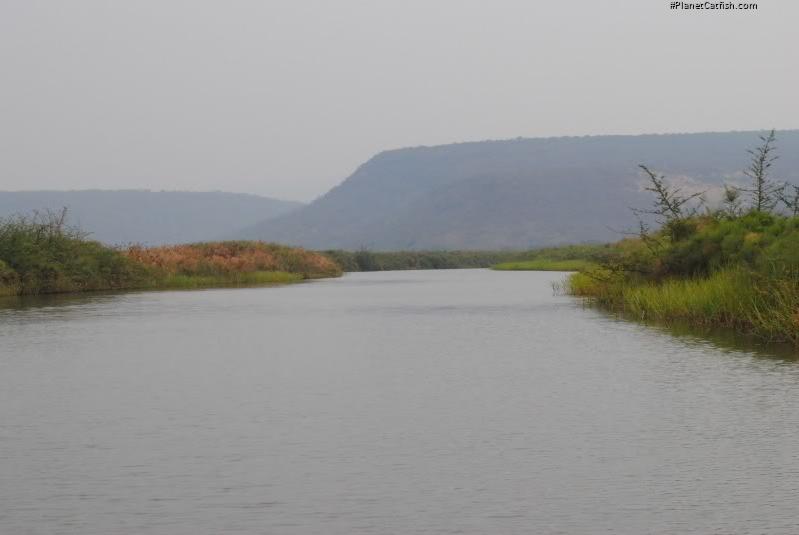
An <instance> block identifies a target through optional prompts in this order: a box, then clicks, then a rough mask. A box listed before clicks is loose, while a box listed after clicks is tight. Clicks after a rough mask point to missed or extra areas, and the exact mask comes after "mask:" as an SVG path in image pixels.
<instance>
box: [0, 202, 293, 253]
mask: <svg viewBox="0 0 799 535" xmlns="http://www.w3.org/2000/svg"><path fill="white" fill-rule="evenodd" d="M300 206H302V205H301V204H300V203H296V202H289V201H280V200H276V199H270V198H267V197H260V196H257V195H247V194H240V193H224V192H185V191H147V190H116V191H114V190H81V191H0V217H8V216H10V215H14V214H27V213H30V212H32V211H33V210H39V211H44V210H47V209H49V210H60V209H61V208H63V207H67V208H68V215H69V222H70V223H71V224H73V225H76V226H78V227H80V228H81V229H83V230H85V231H86V232H89V233H90V237H91V238H92V239H94V240H98V241H101V242H103V243H107V244H128V243H141V244H146V245H163V244H176V243H189V242H196V241H208V240H210V239H216V238H220V237H224V236H227V235H229V234H231V233H233V232H235V231H236V230H238V229H241V228H242V227H246V226H248V225H253V224H255V223H256V222H258V221H264V220H268V219H269V218H271V217H276V216H280V215H284V214H287V213H289V212H291V211H292V210H295V209H297V208H298V207H300Z"/></svg>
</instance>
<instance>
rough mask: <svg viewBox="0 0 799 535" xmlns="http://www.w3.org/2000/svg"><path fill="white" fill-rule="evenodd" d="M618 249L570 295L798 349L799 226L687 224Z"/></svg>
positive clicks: (577, 279) (717, 219)
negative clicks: (788, 343) (676, 234)
mask: <svg viewBox="0 0 799 535" xmlns="http://www.w3.org/2000/svg"><path fill="white" fill-rule="evenodd" d="M681 225H682V227H683V231H684V232H683V233H682V234H681V236H680V237H679V238H678V239H674V238H673V237H672V234H671V232H670V231H669V229H665V228H664V229H662V230H660V231H659V232H656V233H652V234H648V235H644V236H642V237H640V238H638V239H627V240H622V241H621V242H619V243H617V244H614V245H613V246H612V247H611V248H610V249H611V251H612V254H611V255H610V256H609V257H608V259H607V260H606V261H605V262H604V263H603V264H602V265H601V266H599V267H595V268H591V269H588V270H586V271H584V272H582V273H578V274H575V275H572V276H571V277H570V278H569V280H568V281H567V283H566V290H567V291H568V292H569V293H571V294H573V295H580V296H585V297H589V298H591V299H592V300H594V301H596V302H598V303H600V304H603V305H606V306H608V307H612V308H614V309H617V310H621V311H623V312H627V313H630V314H632V315H634V316H635V317H639V318H644V319H655V320H665V321H688V322H691V323H692V324H697V325H704V326H708V327H710V326H727V327H733V328H736V329H737V330H739V331H742V332H747V333H750V334H754V335H757V336H760V337H763V338H767V339H770V340H785V341H792V342H795V343H799V218H796V217H785V216H781V215H776V214H770V213H763V212H755V211H753V212H749V213H748V214H745V215H743V216H741V217H736V218H730V217H725V216H723V215H721V214H715V215H706V216H701V217H692V218H686V219H684V220H681Z"/></svg>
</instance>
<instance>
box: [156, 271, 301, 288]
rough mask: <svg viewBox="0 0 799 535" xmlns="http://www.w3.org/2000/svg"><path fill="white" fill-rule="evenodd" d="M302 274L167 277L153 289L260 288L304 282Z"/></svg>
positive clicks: (267, 272) (257, 273)
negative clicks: (262, 286)
mask: <svg viewBox="0 0 799 535" xmlns="http://www.w3.org/2000/svg"><path fill="white" fill-rule="evenodd" d="M304 279H305V277H303V275H302V274H299V273H287V272H285V271H253V272H248V273H234V274H228V275H180V274H178V275H167V276H165V277H163V278H160V279H156V280H154V281H153V283H152V286H151V287H152V288H159V289H193V288H213V287H221V286H260V285H270V284H287V283H290V282H299V281H302V280H304Z"/></svg>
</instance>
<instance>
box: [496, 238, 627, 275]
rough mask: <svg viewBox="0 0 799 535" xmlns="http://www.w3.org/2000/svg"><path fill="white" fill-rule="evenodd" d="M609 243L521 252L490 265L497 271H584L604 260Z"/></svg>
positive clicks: (610, 252)
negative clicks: (506, 260)
mask: <svg viewBox="0 0 799 535" xmlns="http://www.w3.org/2000/svg"><path fill="white" fill-rule="evenodd" d="M611 254H612V250H611V248H610V246H609V245H591V244H589V245H567V246H564V247H547V248H544V249H534V250H532V251H527V252H525V253H523V254H522V255H520V256H522V258H521V259H519V260H514V261H510V262H502V263H499V264H496V265H494V266H492V269H496V270H499V271H585V270H587V269H590V268H591V267H594V266H596V265H597V264H598V263H601V262H603V261H605V260H606V259H607V258H608V257H609V255H611Z"/></svg>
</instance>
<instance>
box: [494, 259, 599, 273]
mask: <svg viewBox="0 0 799 535" xmlns="http://www.w3.org/2000/svg"><path fill="white" fill-rule="evenodd" d="M592 266H594V264H593V263H592V262H590V261H588V260H551V259H547V258H539V259H538V260H525V261H520V262H503V263H502V264H497V265H495V266H493V267H492V269H496V270H498V271H583V270H586V269H589V268H591V267H592Z"/></svg>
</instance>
